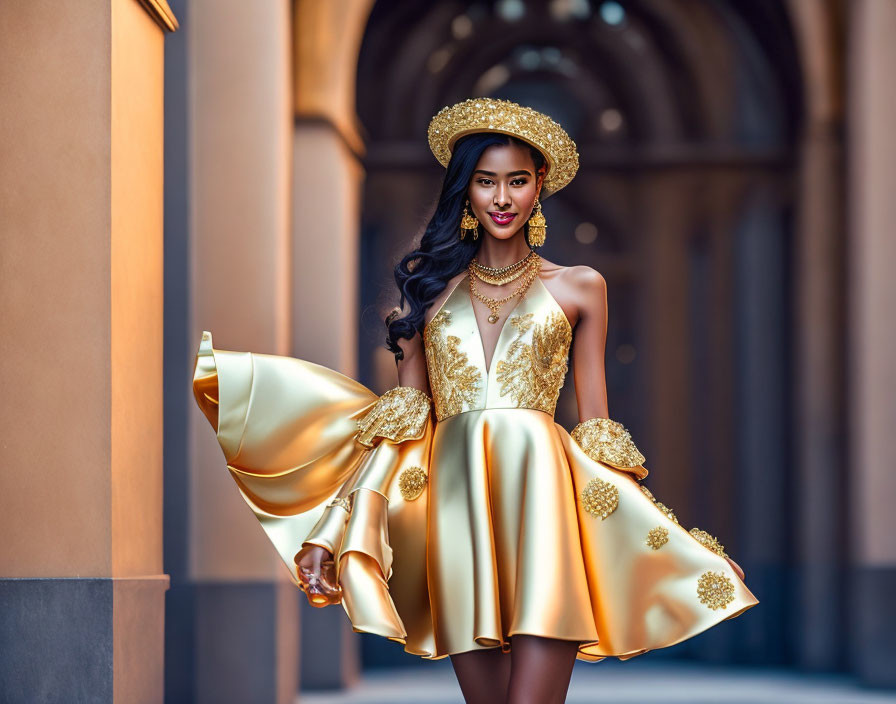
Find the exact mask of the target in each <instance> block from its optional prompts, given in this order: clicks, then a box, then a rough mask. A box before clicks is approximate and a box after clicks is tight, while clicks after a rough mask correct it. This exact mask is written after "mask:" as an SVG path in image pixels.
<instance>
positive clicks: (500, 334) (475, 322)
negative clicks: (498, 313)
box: [459, 272, 543, 378]
mask: <svg viewBox="0 0 896 704" xmlns="http://www.w3.org/2000/svg"><path fill="white" fill-rule="evenodd" d="M471 276H472V274H471V273H470V272H467V274H466V276H465V277H464V278H463V279H461V280H460V282H459V283H460V284H463V283H464V282H466V288H467V292H466V295H465V296H464V298H465V299H466V301H467V304H468V305H469V306H470V314H471V315H472V316H473V327H475V328H476V337H477V338H479V349H480V351H481V354H482V366H483V368H484V369H485V376H486V378H490V377H491V371H492V366H493V364H494V361H495V352H497V351H498V347H500V345H501V338H503V337H504V328H506V327H507V321H508V320H510V317H511V316H512V315H513V314H514V313H515V312H516V310H517V308H519V307H520V306H521V305H523V303H524V302H525V301H526V297H527V296H528V295H529V291H530V290H531V289H532V286H534V285H536V284H540V283H541V277H540V276H538V275H537V274H536V275H535V279H534V280H533V281H532V283H531V284H529V286H528V287H527V288H526V290H525V291H523V295H522V296H520V297H519V300H518V301H517V302H516V305H515V306H514V307H513V308H511V309H510V311H509V312H508V313H507V315H505V316H504V320H503V321H502V322H501V329H500V330H499V331H498V337H497V338H495V345H494V347H493V348H492V355H491V359H489V360H486V358H485V338H484V337H483V336H482V328H481V327H479V319H478V318H477V317H476V306H475V304H474V303H473V292H472V291H471V290H470V277H471ZM542 285H543V284H542Z"/></svg>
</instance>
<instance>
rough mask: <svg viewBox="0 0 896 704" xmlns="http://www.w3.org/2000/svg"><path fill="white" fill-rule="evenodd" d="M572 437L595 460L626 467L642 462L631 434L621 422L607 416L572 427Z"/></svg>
mask: <svg viewBox="0 0 896 704" xmlns="http://www.w3.org/2000/svg"><path fill="white" fill-rule="evenodd" d="M571 435H572V438H573V440H575V441H576V442H577V443H578V445H579V447H581V448H582V449H583V450H584V451H585V454H586V455H588V456H589V457H590V458H591V459H593V460H595V461H597V462H603V463H605V464H608V465H610V466H612V467H617V468H619V469H627V468H630V467H638V466H639V465H642V464H644V460H645V458H644V455H642V454H641V453H640V452H639V451H638V448H637V447H635V443H634V442H632V436H631V434H630V433H629V432H628V430H626V429H625V426H623V425H622V423H620V422H618V421H615V420H610V419H609V418H589V419H588V420H586V421H582V422H581V423H579V424H578V425H577V426H576V427H575V428H573V429H572V433H571Z"/></svg>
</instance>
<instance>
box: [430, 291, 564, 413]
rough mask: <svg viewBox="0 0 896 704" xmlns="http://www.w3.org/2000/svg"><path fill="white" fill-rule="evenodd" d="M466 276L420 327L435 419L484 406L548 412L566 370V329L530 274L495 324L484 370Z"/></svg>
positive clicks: (560, 315) (551, 410) (551, 299)
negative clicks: (494, 336) (519, 294)
mask: <svg viewBox="0 0 896 704" xmlns="http://www.w3.org/2000/svg"><path fill="white" fill-rule="evenodd" d="M469 276H470V274H469V273H468V274H466V275H465V276H463V277H462V278H461V279H460V281H458V282H457V283H456V284H455V286H454V290H452V292H451V293H450V294H449V295H448V298H446V299H445V301H444V302H443V303H442V306H441V307H440V308H439V310H438V312H437V313H436V314H435V316H433V318H432V319H431V320H430V321H429V322H428V323H427V324H426V326H425V327H424V328H423V346H424V350H425V353H426V366H427V370H428V372H429V385H430V388H431V390H432V399H433V404H434V406H435V411H436V418H437V419H438V420H444V419H445V418H448V417H449V416H453V415H456V414H458V413H463V412H464V411H473V410H480V409H484V408H532V409H536V410H540V411H544V412H545V413H549V414H550V415H551V416H553V415H554V410H555V408H556V406H557V397H558V396H559V395H560V389H561V388H562V387H563V381H564V379H565V377H566V372H567V369H568V358H569V347H570V344H571V343H572V327H571V326H570V324H569V320H568V319H567V318H566V314H565V313H564V312H563V309H562V308H561V307H560V304H559V303H557V301H556V300H555V299H554V297H553V296H552V295H551V293H550V291H548V289H547V287H546V286H545V285H544V283H543V282H542V281H541V279H540V278H538V277H536V278H535V280H534V281H533V282H532V284H531V285H530V286H529V289H528V290H527V291H526V293H525V294H524V295H523V298H522V300H518V302H516V304H515V305H514V301H515V300H517V299H513V300H511V301H508V303H507V304H505V305H508V304H509V305H514V307H513V309H512V310H511V312H510V315H509V316H507V317H506V318H505V319H504V321H503V322H499V323H497V324H498V325H502V328H501V331H500V333H499V335H498V341H497V343H496V344H495V351H494V353H493V354H492V359H491V365H490V367H489V368H488V369H486V364H485V349H484V343H483V341H482V336H481V334H480V332H479V325H478V323H477V322H476V314H475V312H474V309H473V300H472V298H471V295H470V282H469Z"/></svg>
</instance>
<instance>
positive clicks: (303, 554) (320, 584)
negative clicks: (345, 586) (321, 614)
mask: <svg viewBox="0 0 896 704" xmlns="http://www.w3.org/2000/svg"><path fill="white" fill-rule="evenodd" d="M295 561H296V574H297V575H298V577H299V583H300V585H301V589H302V591H303V592H305V596H307V597H308V602H309V603H310V604H311V605H312V606H317V607H323V606H328V605H330V604H338V603H339V601H340V600H341V599H342V589H341V588H340V587H339V583H338V582H337V581H336V565H335V562H334V561H333V553H331V552H330V551H329V550H327V549H326V548H323V547H321V546H319V545H309V546H307V547H304V548H302V549H301V550H300V551H299V553H298V555H296V560H295Z"/></svg>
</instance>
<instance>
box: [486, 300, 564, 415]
mask: <svg viewBox="0 0 896 704" xmlns="http://www.w3.org/2000/svg"><path fill="white" fill-rule="evenodd" d="M533 315H534V313H526V314H525V315H513V316H511V317H510V319H509V320H508V321H507V322H508V323H509V324H510V325H513V327H515V328H516V330H517V335H516V337H515V338H514V340H513V342H511V344H510V347H509V348H508V349H507V354H506V355H505V358H504V359H501V360H499V361H498V364H497V375H496V377H495V378H496V379H497V381H498V383H499V384H500V385H501V386H500V388H499V393H500V395H501V396H507V395H510V396H512V397H513V399H514V401H515V402H516V405H517V408H534V409H537V410H540V411H545V412H546V413H550V414H551V415H553V414H554V410H555V409H556V407H557V399H558V397H559V396H560V389H561V388H563V381H564V379H565V378H566V372H567V370H568V368H569V366H568V361H567V358H568V355H569V346H570V343H571V342H572V329H571V328H570V327H569V321H568V320H567V319H566V317H565V316H564V315H562V314H561V313H558V312H556V311H555V312H553V313H550V314H549V315H548V316H547V317H546V318H545V320H544V322H543V323H540V324H539V323H534V321H533ZM533 324H534V328H533ZM530 329H532V338H531V342H528V343H527V342H525V341H524V340H523V338H524V336H525V334H526V333H527V332H528V331H529V330H530Z"/></svg>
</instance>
